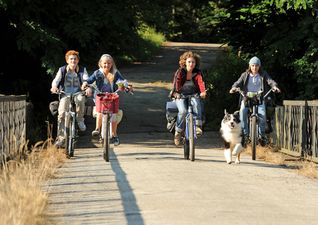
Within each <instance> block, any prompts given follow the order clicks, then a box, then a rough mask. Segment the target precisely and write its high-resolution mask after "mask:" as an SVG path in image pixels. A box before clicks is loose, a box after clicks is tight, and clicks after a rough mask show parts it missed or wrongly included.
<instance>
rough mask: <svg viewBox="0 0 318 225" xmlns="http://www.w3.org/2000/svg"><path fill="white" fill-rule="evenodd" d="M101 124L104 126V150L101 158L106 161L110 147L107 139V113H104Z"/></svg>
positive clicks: (108, 124)
mask: <svg viewBox="0 0 318 225" xmlns="http://www.w3.org/2000/svg"><path fill="white" fill-rule="evenodd" d="M103 126H104V129H102V130H103V132H104V134H103V138H104V140H103V143H104V146H103V147H104V151H103V158H104V160H105V161H106V162H109V149H110V140H109V126H110V123H109V115H108V114H106V115H104V119H103Z"/></svg>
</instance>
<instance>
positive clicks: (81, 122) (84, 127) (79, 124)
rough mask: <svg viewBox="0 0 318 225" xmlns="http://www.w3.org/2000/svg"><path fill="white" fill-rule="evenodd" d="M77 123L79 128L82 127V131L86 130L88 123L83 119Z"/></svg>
mask: <svg viewBox="0 0 318 225" xmlns="http://www.w3.org/2000/svg"><path fill="white" fill-rule="evenodd" d="M77 125H78V128H79V129H80V131H85V130H86V125H85V123H84V122H83V121H80V122H78V123H77Z"/></svg>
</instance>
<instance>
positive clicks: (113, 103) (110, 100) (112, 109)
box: [95, 93, 119, 113]
mask: <svg viewBox="0 0 318 225" xmlns="http://www.w3.org/2000/svg"><path fill="white" fill-rule="evenodd" d="M95 100H96V101H95V104H96V112H99V113H105V112H108V113H118V110H119V96H118V94H116V93H101V94H97V95H96V98H95Z"/></svg>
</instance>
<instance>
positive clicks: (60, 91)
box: [51, 90, 85, 97]
mask: <svg viewBox="0 0 318 225" xmlns="http://www.w3.org/2000/svg"><path fill="white" fill-rule="evenodd" d="M51 93H52V94H57V95H65V96H67V97H70V96H77V95H80V94H85V92H84V91H77V92H75V93H66V92H65V91H63V90H58V91H57V92H51Z"/></svg>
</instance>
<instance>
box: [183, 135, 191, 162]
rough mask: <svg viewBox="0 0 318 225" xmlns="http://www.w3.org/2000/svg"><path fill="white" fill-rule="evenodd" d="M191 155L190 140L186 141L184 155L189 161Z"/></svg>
mask: <svg viewBox="0 0 318 225" xmlns="http://www.w3.org/2000/svg"><path fill="white" fill-rule="evenodd" d="M189 153H190V148H189V140H186V138H185V140H184V144H183V154H184V159H186V160H188V159H189Z"/></svg>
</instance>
